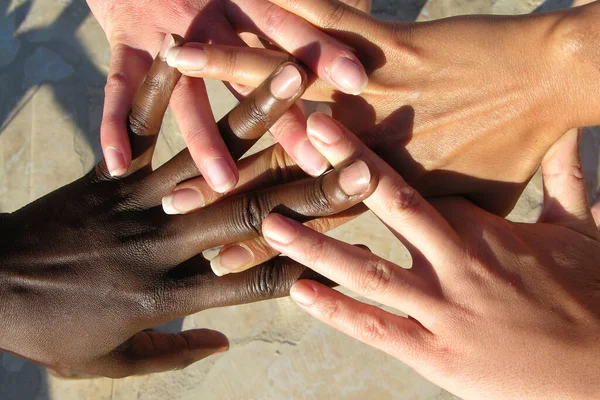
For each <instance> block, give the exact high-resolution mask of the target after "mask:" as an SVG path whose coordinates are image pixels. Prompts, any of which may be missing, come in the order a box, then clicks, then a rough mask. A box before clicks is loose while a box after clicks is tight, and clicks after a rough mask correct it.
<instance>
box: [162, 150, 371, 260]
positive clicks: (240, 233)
mask: <svg viewBox="0 0 600 400" xmlns="http://www.w3.org/2000/svg"><path fill="white" fill-rule="evenodd" d="M376 185H377V171H375V170H374V169H373V168H372V167H371V165H370V163H369V162H368V161H365V160H360V159H359V160H356V161H355V162H353V163H352V164H350V165H347V166H345V167H342V168H339V169H337V170H334V171H332V172H331V173H329V174H326V175H324V176H322V177H320V178H316V179H314V178H310V179H305V180H302V181H297V182H292V183H290V184H287V185H282V186H278V187H273V188H268V189H265V190H261V191H252V192H249V193H243V194H241V195H238V196H234V197H231V198H227V199H225V200H223V201H220V202H218V203H216V204H214V205H213V206H211V207H208V208H204V209H201V210H199V211H196V212H195V213H194V214H188V215H185V216H177V215H175V216H172V217H171V218H170V221H172V224H173V232H174V234H175V235H177V236H178V237H180V240H181V241H182V243H181V248H182V249H186V250H185V251H190V252H192V253H191V254H190V256H191V255H192V254H197V253H198V250H200V251H202V250H205V249H208V248H212V247H216V246H218V245H223V244H228V243H235V242H239V241H243V240H247V239H251V238H254V237H258V236H260V235H261V230H262V229H261V227H262V221H263V219H264V218H265V217H266V216H267V215H268V214H269V213H271V212H273V211H277V210H278V211H279V212H281V213H284V214H286V215H288V216H290V217H294V218H297V219H300V220H308V219H311V218H314V217H323V216H329V215H332V214H336V213H338V212H340V211H343V210H346V209H348V208H351V207H353V206H354V205H356V204H358V203H360V202H361V201H363V200H364V199H365V198H366V197H367V196H369V195H370V194H371V193H372V192H373V190H374V189H375V187H376Z"/></svg>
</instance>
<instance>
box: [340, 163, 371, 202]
mask: <svg viewBox="0 0 600 400" xmlns="http://www.w3.org/2000/svg"><path fill="white" fill-rule="evenodd" d="M339 182H340V186H341V188H342V190H343V191H344V193H346V194H347V195H348V196H356V195H357V194H361V193H363V192H364V191H365V190H367V188H368V187H369V183H370V182H371V171H370V170H369V167H368V166H367V164H365V162H364V161H362V160H358V161H355V162H354V163H353V164H350V165H349V166H347V167H346V168H344V170H343V171H342V172H341V173H340V177H339Z"/></svg>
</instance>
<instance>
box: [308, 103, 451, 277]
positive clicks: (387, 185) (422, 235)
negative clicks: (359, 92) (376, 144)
mask: <svg viewBox="0 0 600 400" xmlns="http://www.w3.org/2000/svg"><path fill="white" fill-rule="evenodd" d="M308 136H309V139H310V140H311V143H313V145H314V146H315V147H316V148H317V149H318V150H319V151H320V152H321V153H322V154H323V155H324V156H325V157H326V158H327V159H328V160H329V162H330V163H331V164H332V165H334V166H335V165H339V164H340V163H348V162H351V161H352V160H354V159H356V158H357V157H365V158H368V159H370V160H371V161H372V162H373V163H374V164H375V165H376V166H377V169H378V170H379V172H380V174H381V175H380V181H379V185H378V187H377V189H376V190H375V192H374V193H373V195H372V196H370V197H369V198H368V199H366V200H365V204H366V205H367V206H368V207H369V208H370V209H371V210H373V212H374V213H375V214H376V215H377V216H378V217H379V218H380V219H381V220H382V221H383V222H384V223H385V224H386V225H387V226H388V227H389V228H390V229H391V231H392V232H393V233H394V234H395V235H396V236H397V237H398V238H399V239H401V240H402V241H404V242H405V243H409V244H410V245H411V247H414V248H416V249H418V250H419V251H420V253H421V254H422V255H424V256H425V257H426V258H427V259H429V260H430V261H431V263H433V264H434V265H438V266H443V265H445V264H446V263H445V260H447V259H448V257H451V256H452V254H450V253H449V252H450V250H449V249H457V248H460V247H457V246H456V243H457V242H458V241H459V238H458V235H457V234H456V232H455V231H454V230H453V229H452V228H451V227H450V225H449V224H448V222H447V221H446V220H445V219H444V218H443V217H442V216H441V215H440V214H439V213H438V212H437V211H436V210H435V209H434V208H433V207H432V206H431V204H429V203H428V202H427V201H425V199H423V197H422V196H421V195H420V194H419V193H418V192H417V191H416V190H415V189H413V188H412V187H410V186H409V185H408V184H407V183H406V182H405V181H404V179H402V177H401V176H400V175H399V174H398V173H397V172H396V171H395V170H394V169H393V168H392V167H391V166H389V165H388V164H387V163H386V162H385V161H383V160H382V159H381V158H379V156H377V155H376V154H375V153H374V152H373V151H372V150H370V149H369V148H368V147H366V145H365V144H363V143H362V142H361V141H360V140H359V139H358V138H357V137H356V136H354V135H353V134H351V133H350V132H349V131H348V130H347V129H346V128H345V127H343V126H342V125H341V124H339V123H338V122H337V121H335V120H333V119H332V118H331V117H329V116H327V115H325V114H321V113H315V114H312V115H311V116H310V117H309V120H308Z"/></svg>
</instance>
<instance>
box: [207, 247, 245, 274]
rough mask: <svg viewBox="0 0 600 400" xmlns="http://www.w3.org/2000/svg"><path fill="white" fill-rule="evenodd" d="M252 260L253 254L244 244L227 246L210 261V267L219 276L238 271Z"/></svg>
mask: <svg viewBox="0 0 600 400" xmlns="http://www.w3.org/2000/svg"><path fill="white" fill-rule="evenodd" d="M251 261H252V254H250V252H249V251H248V250H247V249H246V248H245V247H243V246H238V245H233V246H230V247H225V248H224V249H222V250H221V252H220V253H219V255H218V256H216V257H215V258H213V259H212V260H211V261H210V267H211V268H212V270H213V272H214V273H215V274H216V275H217V276H223V275H227V274H229V273H231V272H234V271H237V270H239V269H240V268H242V267H243V266H245V265H248V264H249V263H250V262H251Z"/></svg>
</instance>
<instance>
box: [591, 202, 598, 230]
mask: <svg viewBox="0 0 600 400" xmlns="http://www.w3.org/2000/svg"><path fill="white" fill-rule="evenodd" d="M591 211H592V217H593V218H594V223H595V224H596V227H598V229H600V201H598V202H596V203H595V204H594V205H593V206H592V210H591Z"/></svg>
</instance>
